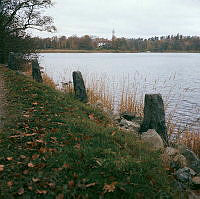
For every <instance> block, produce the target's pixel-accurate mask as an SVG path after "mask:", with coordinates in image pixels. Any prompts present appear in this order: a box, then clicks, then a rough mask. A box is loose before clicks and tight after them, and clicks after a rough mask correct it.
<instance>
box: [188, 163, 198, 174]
mask: <svg viewBox="0 0 200 199" xmlns="http://www.w3.org/2000/svg"><path fill="white" fill-rule="evenodd" d="M190 168H191V169H193V170H194V171H195V172H197V173H198V174H200V160H197V161H194V162H192V163H191V164H190Z"/></svg>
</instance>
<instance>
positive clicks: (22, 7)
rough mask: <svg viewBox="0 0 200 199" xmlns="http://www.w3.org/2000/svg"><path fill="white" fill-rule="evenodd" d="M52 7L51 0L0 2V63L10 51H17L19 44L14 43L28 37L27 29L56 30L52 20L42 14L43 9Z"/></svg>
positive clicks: (2, 0)
mask: <svg viewBox="0 0 200 199" xmlns="http://www.w3.org/2000/svg"><path fill="white" fill-rule="evenodd" d="M52 5H53V3H52V0H0V63H2V62H5V61H6V58H7V55H8V53H9V51H10V50H11V49H12V51H13V50H14V51H17V50H18V48H17V47H18V46H20V44H19V45H16V44H15V42H16V41H18V42H20V41H23V40H25V39H26V38H27V37H28V36H27V33H26V30H27V29H37V30H40V31H49V32H53V31H55V30H56V28H55V26H53V25H52V24H53V20H52V18H51V17H50V16H46V15H43V14H42V11H43V10H44V9H47V8H49V7H51V6H52ZM14 41H15V42H14ZM11 43H13V45H15V48H13V45H12V44H11ZM10 46H12V48H11V47H10ZM20 49H22V46H20Z"/></svg>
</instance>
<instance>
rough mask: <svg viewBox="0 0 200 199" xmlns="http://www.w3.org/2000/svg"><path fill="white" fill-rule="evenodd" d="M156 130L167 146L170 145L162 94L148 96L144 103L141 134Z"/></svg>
mask: <svg viewBox="0 0 200 199" xmlns="http://www.w3.org/2000/svg"><path fill="white" fill-rule="evenodd" d="M148 129H155V130H156V132H157V133H158V134H159V135H160V136H161V138H162V139H163V142H164V144H165V145H168V144H169V143H168V135H167V127H166V124H165V110H164V103H163V100H162V96H161V95H160V94H146V95H145V103H144V119H143V122H142V125H141V127H140V130H139V131H140V132H141V133H142V132H147V131H148Z"/></svg>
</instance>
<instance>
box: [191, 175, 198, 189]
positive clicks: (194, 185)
mask: <svg viewBox="0 0 200 199" xmlns="http://www.w3.org/2000/svg"><path fill="white" fill-rule="evenodd" d="M192 184H193V188H195V189H198V188H200V176H196V177H193V178H192Z"/></svg>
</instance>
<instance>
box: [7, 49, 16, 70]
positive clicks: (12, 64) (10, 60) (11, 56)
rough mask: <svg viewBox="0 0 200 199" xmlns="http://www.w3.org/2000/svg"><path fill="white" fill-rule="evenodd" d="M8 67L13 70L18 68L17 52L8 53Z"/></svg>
mask: <svg viewBox="0 0 200 199" xmlns="http://www.w3.org/2000/svg"><path fill="white" fill-rule="evenodd" d="M8 68H10V69H11V70H17V64H16V58H15V53H13V52H10V53H9V55H8Z"/></svg>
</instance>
